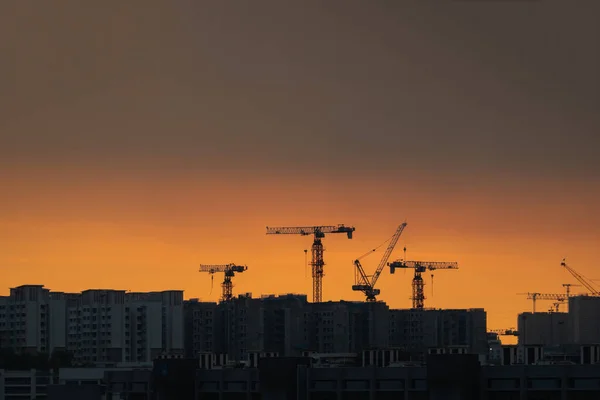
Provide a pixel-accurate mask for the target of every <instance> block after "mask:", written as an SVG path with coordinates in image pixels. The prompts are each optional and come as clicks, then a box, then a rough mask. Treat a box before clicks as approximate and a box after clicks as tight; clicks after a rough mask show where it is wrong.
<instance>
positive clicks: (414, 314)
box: [389, 308, 489, 354]
mask: <svg viewBox="0 0 600 400" xmlns="http://www.w3.org/2000/svg"><path fill="white" fill-rule="evenodd" d="M389 318H390V321H389V335H390V337H389V344H390V346H391V347H399V348H403V349H407V350H408V351H411V352H413V353H421V354H424V353H425V352H427V349H429V348H443V347H452V346H464V347H466V348H468V350H469V352H472V353H476V354H487V353H488V352H489V347H488V337H487V328H486V324H487V317H486V312H485V310H483V309H481V308H475V309H465V310H452V309H425V310H415V309H406V310H390V312H389Z"/></svg>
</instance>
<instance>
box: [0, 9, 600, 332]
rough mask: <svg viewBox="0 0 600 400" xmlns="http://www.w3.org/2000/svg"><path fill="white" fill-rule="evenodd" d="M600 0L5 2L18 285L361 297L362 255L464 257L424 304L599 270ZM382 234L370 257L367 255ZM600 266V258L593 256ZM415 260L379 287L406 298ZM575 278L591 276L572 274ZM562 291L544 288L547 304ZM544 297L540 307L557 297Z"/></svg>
mask: <svg viewBox="0 0 600 400" xmlns="http://www.w3.org/2000/svg"><path fill="white" fill-rule="evenodd" d="M599 13H600V2H598V1H596V0H577V1H575V0H573V1H569V2H564V1H561V0H545V1H522V2H514V1H489V2H471V1H446V2H438V1H433V0H421V1H403V2H395V1H378V2H376V1H374V2H364V1H344V2H340V1H338V2H336V1H332V2H320V1H310V0H309V1H303V2H298V3H295V4H292V3H291V2H280V1H266V0H265V1H258V2H237V1H236V2H199V1H192V0H180V1H176V2H162V1H155V0H151V1H150V0H148V1H144V2H133V1H132V2H119V1H116V0H115V1H102V2H95V3H89V2H85V3H84V2H80V1H75V0H62V1H60V2H52V3H49V2H39V1H32V0H19V1H17V0H10V1H5V2H2V4H1V5H0V48H2V49H3V50H4V53H5V54H7V55H8V56H6V57H5V58H4V60H3V62H1V63H0V84H1V86H2V88H3V89H2V90H1V91H0V193H2V194H1V195H0V242H1V243H2V245H1V247H0V248H1V251H0V278H1V279H0V282H2V283H3V284H2V285H1V287H0V294H7V293H8V289H9V288H10V287H14V286H18V285H21V284H44V285H46V286H47V287H49V288H51V289H53V290H61V291H80V290H83V289H86V288H117V289H124V290H164V289H182V290H185V296H186V298H200V299H202V300H216V299H217V298H218V296H219V291H220V287H219V285H218V283H219V282H220V280H221V277H220V276H217V277H215V283H214V287H213V288H211V279H210V277H209V276H208V275H205V274H201V273H199V272H198V265H199V264H201V263H202V264H226V263H230V262H233V263H238V264H247V265H248V271H246V272H244V273H243V274H239V275H238V276H236V277H235V278H234V283H235V287H234V292H237V293H241V292H252V293H253V294H254V295H259V294H265V293H288V292H294V293H307V294H308V295H309V298H310V297H311V292H310V290H311V281H310V272H309V273H308V274H307V273H306V268H305V260H304V249H309V248H310V245H311V243H312V242H311V239H310V238H309V237H301V236H294V235H287V236H271V235H266V234H265V232H266V230H265V227H266V226H305V225H335V224H346V225H351V226H355V227H356V232H355V235H354V238H353V239H352V240H348V239H347V238H346V237H345V236H344V235H328V236H327V237H326V238H325V239H324V244H325V247H326V252H325V262H326V267H325V274H326V275H325V278H324V283H323V286H324V289H323V290H324V299H325V300H337V299H340V298H343V299H346V300H360V299H362V294H360V293H356V292H352V290H351V285H352V284H353V279H354V272H353V266H352V260H353V259H355V258H356V257H357V256H360V255H362V254H363V253H365V252H366V251H368V250H369V249H372V248H373V247H376V246H378V245H380V244H381V243H382V242H383V241H385V240H386V239H387V238H389V237H390V236H391V235H392V234H393V232H394V231H395V229H396V227H397V226H398V225H399V224H400V223H402V222H403V221H405V220H406V221H407V223H408V226H407V228H406V230H405V231H404V233H403V235H402V237H401V238H400V241H399V244H398V246H397V248H396V250H395V252H394V253H393V255H392V258H393V259H394V258H401V257H403V253H402V248H403V247H405V246H406V248H407V254H406V257H407V258H408V259H421V260H423V259H424V260H431V261H458V262H459V270H457V271H439V272H438V273H436V275H435V278H434V279H435V284H434V285H435V290H434V291H433V293H432V287H431V286H432V285H431V278H430V277H429V276H427V279H426V283H427V285H426V288H425V290H426V296H427V299H426V301H425V305H426V306H427V307H443V308H462V307H483V308H485V309H486V310H487V312H488V326H489V327H490V328H508V327H514V326H515V325H516V315H517V313H519V312H522V311H530V310H531V302H530V301H528V300H527V299H526V298H525V296H523V295H517V293H523V292H544V293H563V292H564V288H563V287H562V284H563V283H570V282H573V283H574V279H573V278H572V277H571V276H570V275H569V274H568V273H567V272H566V271H565V270H563V269H561V267H560V262H561V260H562V258H563V257H567V260H568V262H569V264H570V265H571V266H572V267H574V268H575V269H576V270H578V271H579V272H580V273H582V274H584V275H586V276H588V277H590V278H600V274H598V273H597V272H595V267H594V265H595V261H596V260H597V259H598V257H600V251H599V250H598V240H599V239H600V213H598V204H600V203H599V201H600V186H599V185H598V179H599V178H600V159H599V158H598V156H597V152H598V148H599V146H600V136H599V135H598V132H600V113H598V109H599V107H600V74H598V71H600V26H599V25H598V24H597V15H598V14H599ZM381 255H382V252H379V253H377V252H376V253H373V255H371V256H369V257H367V258H366V259H364V260H363V265H364V266H365V267H366V268H367V269H369V270H372V269H374V268H375V267H376V265H377V264H378V262H379V259H380V257H381ZM594 274H596V275H594ZM411 277H412V276H411V274H410V273H409V272H406V273H402V272H400V273H397V274H395V275H390V274H389V273H388V271H384V273H383V274H382V277H381V278H380V280H379V282H378V286H379V288H380V289H381V291H382V294H381V296H380V299H381V300H385V301H386V302H387V303H388V304H389V305H390V306H392V307H409V306H410V304H411V302H410V299H409V297H410V284H411ZM577 289H581V288H574V289H573V291H577ZM546 303H547V302H546ZM546 303H544V302H541V301H539V302H538V310H539V309H541V308H545V307H550V305H551V304H549V303H548V304H546Z"/></svg>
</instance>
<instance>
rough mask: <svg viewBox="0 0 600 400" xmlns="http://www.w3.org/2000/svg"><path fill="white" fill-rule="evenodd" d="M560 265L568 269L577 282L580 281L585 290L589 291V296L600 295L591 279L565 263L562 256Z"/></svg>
mask: <svg viewBox="0 0 600 400" xmlns="http://www.w3.org/2000/svg"><path fill="white" fill-rule="evenodd" d="M560 265H561V267H564V268H565V269H566V270H567V271H569V273H570V274H571V275H573V277H574V278H575V279H577V280H578V281H579V283H581V284H582V285H583V286H584V287H585V288H586V289H587V290H589V291H590V293H589V296H600V291H598V289H596V286H595V285H594V284H593V283H592V282H591V279H586V278H585V277H584V276H583V275H581V274H580V273H579V272H577V271H575V270H574V269H573V268H571V267H570V266H569V265H567V260H566V258H563V260H562V262H561V263H560Z"/></svg>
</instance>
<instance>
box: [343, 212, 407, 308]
mask: <svg viewBox="0 0 600 400" xmlns="http://www.w3.org/2000/svg"><path fill="white" fill-rule="evenodd" d="M405 227H406V222H404V223H402V224H401V225H400V226H398V229H396V232H395V233H394V234H393V235H392V237H391V238H389V239H388V240H386V241H385V242H384V243H383V244H385V243H386V242H388V241H389V242H390V243H389V245H388V247H387V249H386V251H385V253H384V254H383V257H381V261H380V262H379V265H378V266H377V268H376V269H375V272H374V273H373V275H371V276H369V275H367V274H366V273H365V270H364V269H363V267H362V264H361V263H360V260H361V259H363V258H364V257H366V256H368V255H369V254H372V253H373V252H374V251H375V250H377V249H373V250H371V251H369V252H368V253H366V254H364V255H362V256H361V257H359V258H357V259H356V260H354V267H355V268H354V285H352V290H355V291H360V292H363V293H364V294H365V296H366V301H376V300H377V299H376V296H378V295H379V293H381V292H380V290H379V289H375V284H376V283H377V280H378V279H379V276H380V275H381V271H383V268H384V267H385V265H386V263H387V261H388V259H389V258H390V255H391V254H392V251H394V247H396V243H398V239H399V238H400V235H402V232H403V231H404V228H405ZM383 244H382V245H383ZM380 247H381V246H380ZM369 278H370V279H369Z"/></svg>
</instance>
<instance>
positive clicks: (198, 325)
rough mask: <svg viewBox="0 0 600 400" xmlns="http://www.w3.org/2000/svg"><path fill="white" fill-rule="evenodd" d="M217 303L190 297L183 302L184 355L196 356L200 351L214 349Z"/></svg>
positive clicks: (208, 351) (207, 351) (206, 351)
mask: <svg viewBox="0 0 600 400" xmlns="http://www.w3.org/2000/svg"><path fill="white" fill-rule="evenodd" d="M216 309H217V303H205V302H200V301H198V299H190V300H187V301H185V302H184V313H185V317H184V321H185V324H184V332H185V352H186V353H185V356H186V357H188V358H195V357H198V354H200V353H211V352H213V351H214V341H215V332H214V328H215V324H214V318H215V313H216Z"/></svg>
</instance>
